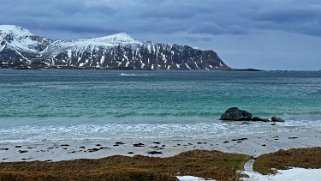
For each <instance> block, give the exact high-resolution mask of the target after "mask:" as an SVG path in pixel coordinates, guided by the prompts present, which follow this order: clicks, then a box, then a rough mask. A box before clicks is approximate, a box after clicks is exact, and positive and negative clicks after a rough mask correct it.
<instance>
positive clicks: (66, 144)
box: [60, 144, 69, 146]
mask: <svg viewBox="0 0 321 181" xmlns="http://www.w3.org/2000/svg"><path fill="white" fill-rule="evenodd" d="M60 146H69V145H68V144H62V145H60Z"/></svg>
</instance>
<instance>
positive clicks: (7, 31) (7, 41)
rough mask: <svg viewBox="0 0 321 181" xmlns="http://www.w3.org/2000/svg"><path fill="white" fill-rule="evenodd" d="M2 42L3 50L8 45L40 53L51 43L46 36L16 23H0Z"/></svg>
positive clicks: (0, 38)
mask: <svg viewBox="0 0 321 181" xmlns="http://www.w3.org/2000/svg"><path fill="white" fill-rule="evenodd" d="M0 42H1V46H2V50H3V49H4V47H5V45H7V46H8V47H10V48H12V49H17V50H22V51H29V52H33V53H38V51H39V50H42V49H43V48H45V47H46V46H47V44H48V43H49V42H48V40H46V39H45V38H42V37H40V36H36V35H34V34H32V33H31V32H30V31H29V30H27V29H25V28H22V27H19V26H15V25H0ZM0 50H1V49H0Z"/></svg>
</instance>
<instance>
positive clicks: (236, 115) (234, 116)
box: [220, 107, 252, 121]
mask: <svg viewBox="0 0 321 181" xmlns="http://www.w3.org/2000/svg"><path fill="white" fill-rule="evenodd" d="M220 120H229V121H251V120H252V114H251V113H249V112H247V111H245V110H240V109H239V108H237V107H231V108H229V109H228V110H226V111H225V113H224V114H222V116H221V118H220Z"/></svg>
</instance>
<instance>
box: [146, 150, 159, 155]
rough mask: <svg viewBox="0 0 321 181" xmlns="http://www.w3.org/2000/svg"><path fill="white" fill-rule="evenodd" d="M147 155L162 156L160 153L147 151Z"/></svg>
mask: <svg viewBox="0 0 321 181" xmlns="http://www.w3.org/2000/svg"><path fill="white" fill-rule="evenodd" d="M147 153H148V154H149V155H160V154H163V153H162V152H161V151H149V152H147Z"/></svg>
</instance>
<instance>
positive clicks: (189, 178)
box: [177, 176, 216, 181]
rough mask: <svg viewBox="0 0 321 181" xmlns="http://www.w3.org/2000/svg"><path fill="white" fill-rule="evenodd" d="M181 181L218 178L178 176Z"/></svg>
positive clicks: (203, 180) (200, 180) (202, 180)
mask: <svg viewBox="0 0 321 181" xmlns="http://www.w3.org/2000/svg"><path fill="white" fill-rule="evenodd" d="M177 179H178V180H179V181H216V180H213V179H211V180H206V179H203V178H200V177H193V176H177Z"/></svg>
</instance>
